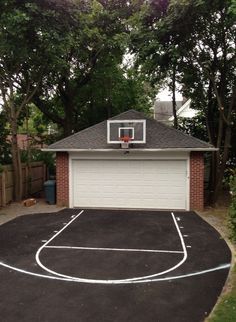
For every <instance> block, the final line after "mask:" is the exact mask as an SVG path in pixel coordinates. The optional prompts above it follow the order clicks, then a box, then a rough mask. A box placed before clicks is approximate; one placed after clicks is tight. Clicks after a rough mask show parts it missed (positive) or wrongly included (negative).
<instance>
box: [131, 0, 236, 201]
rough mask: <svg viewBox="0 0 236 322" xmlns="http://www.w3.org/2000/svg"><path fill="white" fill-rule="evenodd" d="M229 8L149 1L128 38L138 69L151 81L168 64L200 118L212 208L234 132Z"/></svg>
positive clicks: (214, 4)
mask: <svg viewBox="0 0 236 322" xmlns="http://www.w3.org/2000/svg"><path fill="white" fill-rule="evenodd" d="M234 3H235V2H234V1H230V0H227V1H214V2H212V1H204V2H203V1H200V0H199V1H197V0H196V1H188V0H182V1H176V0H172V1H169V2H166V1H161V0H159V1H158V0H156V1H151V3H150V5H148V7H146V6H145V10H143V12H144V13H143V14H142V15H141V18H142V19H141V22H140V24H141V26H142V28H141V29H140V28H139V31H138V32H137V31H136V34H137V36H136V35H134V44H135V46H136V48H137V52H138V56H139V59H140V58H141V61H142V60H143V61H144V64H143V66H144V68H145V67H146V66H148V69H149V70H150V69H153V70H152V72H151V73H150V75H151V77H153V75H154V76H156V75H157V74H158V72H159V71H163V70H164V72H166V71H170V70H172V66H173V65H172V62H173V59H174V61H175V62H176V64H177V66H176V68H177V71H178V82H180V84H182V88H183V94H184V96H185V97H189V98H191V99H192V106H193V107H195V108H197V109H198V110H200V111H201V112H202V115H203V116H204V118H205V123H206V127H207V132H208V140H209V142H210V143H211V144H213V145H214V146H215V147H216V148H217V149H218V151H216V152H215V153H213V154H212V164H211V180H210V190H211V191H212V195H211V201H212V203H215V202H216V200H217V197H218V195H219V191H220V189H221V185H222V179H223V175H224V171H225V168H226V164H227V161H228V158H229V153H230V146H231V142H232V140H231V135H232V129H235V123H234V122H233V121H234V115H235V104H236V90H235V83H236V75H235V65H236V63H235V59H236V55H235V53H236V50H235V38H234V37H235V29H236V25H235V11H234V9H233V8H234V6H233V4H234ZM140 34H141V36H140ZM147 34H148V44H147V46H146V45H142V44H141V43H140V39H142V38H144V37H147ZM140 37H141V38H140ZM136 39H138V40H136ZM135 41H136V42H135ZM140 53H141V55H140ZM144 53H146V55H145V57H144ZM148 69H146V70H148ZM159 75H160V72H159ZM165 75H166V74H164V76H165Z"/></svg>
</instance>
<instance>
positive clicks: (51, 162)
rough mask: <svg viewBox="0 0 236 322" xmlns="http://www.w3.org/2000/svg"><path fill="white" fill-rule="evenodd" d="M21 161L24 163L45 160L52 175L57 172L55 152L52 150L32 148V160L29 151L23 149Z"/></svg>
mask: <svg viewBox="0 0 236 322" xmlns="http://www.w3.org/2000/svg"><path fill="white" fill-rule="evenodd" d="M21 161H22V162H23V163H27V164H28V163H29V161H30V162H36V161H43V162H44V164H45V165H46V166H47V169H48V171H49V173H50V174H51V175H54V174H55V172H56V167H55V154H54V153H52V152H43V151H41V150H39V149H31V150H30V160H29V151H27V150H22V151H21Z"/></svg>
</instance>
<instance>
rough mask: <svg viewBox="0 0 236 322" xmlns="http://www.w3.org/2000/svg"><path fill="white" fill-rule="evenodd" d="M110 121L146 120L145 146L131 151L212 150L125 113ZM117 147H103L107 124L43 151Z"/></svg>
mask: <svg viewBox="0 0 236 322" xmlns="http://www.w3.org/2000/svg"><path fill="white" fill-rule="evenodd" d="M111 119H112V120H126V119H127V120H128V119H129V120H130V119H146V144H132V149H135V150H190V151H191V150H197V151H212V150H215V148H214V147H213V146H212V145H210V144H208V143H206V142H203V141H201V140H199V139H196V138H194V137H192V136H189V135H187V134H185V133H183V132H181V131H178V130H176V129H174V128H171V127H169V126H167V125H165V124H163V123H161V122H158V121H156V120H154V119H151V118H148V117H146V116H145V115H144V114H143V113H141V112H138V111H135V110H129V111H126V112H124V113H121V114H119V115H117V116H115V117H112V118H111ZM119 149H120V145H119V144H108V143H107V121H103V122H101V123H98V124H96V125H93V126H91V127H89V128H87V129H84V130H82V131H80V132H77V133H75V134H73V135H71V136H69V137H66V138H64V139H62V140H60V141H58V142H55V143H53V144H51V145H49V146H48V148H47V149H43V150H44V151H86V150H88V151H91V150H95V151H99V150H105V151H109V150H119Z"/></svg>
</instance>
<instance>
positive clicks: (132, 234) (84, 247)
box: [0, 209, 231, 321]
mask: <svg viewBox="0 0 236 322" xmlns="http://www.w3.org/2000/svg"><path fill="white" fill-rule="evenodd" d="M230 261H231V254H230V251H229V248H228V246H227V245H226V243H225V242H224V240H222V239H221V237H220V235H219V234H218V233H217V232H216V231H215V230H214V229H213V228H212V227H211V226H209V225H208V224H207V223H205V222H204V221H203V220H202V219H201V218H200V217H199V216H197V215H196V214H195V213H194V212H168V211H128V210H127V211H125V210H82V209H72V210H71V209H66V210H63V211H60V212H59V213H57V214H37V215H32V216H23V217H19V218H17V219H15V220H13V221H11V222H9V223H7V224H5V225H3V226H1V227H0V277H1V279H2V280H4V282H6V281H8V282H9V283H10V284H11V283H12V285H18V284H21V283H22V280H23V281H27V283H26V284H25V286H24V292H22V289H21V291H19V294H18V293H17V292H16V293H14V296H12V294H10V293H11V288H9V284H8V287H7V286H6V287H5V288H4V283H2V286H1V288H0V295H1V294H2V295H3V294H4V295H3V296H4V298H6V295H7V298H8V299H9V298H10V300H8V301H7V305H6V306H4V301H3V303H1V304H0V307H1V306H2V310H1V312H3V317H5V320H4V321H15V320H14V318H16V316H15V314H16V315H17V314H18V315H19V314H20V313H21V306H20V305H19V303H20V302H22V301H23V302H24V301H25V303H26V299H27V298H28V297H29V294H31V302H32V303H33V305H32V306H31V308H29V307H27V309H26V308H24V311H25V310H26V312H27V314H28V315H26V316H27V319H28V320H29V319H32V318H34V315H35V314H36V312H37V311H38V317H39V318H38V320H39V321H44V320H47V321H63V320H65V319H69V320H70V321H78V320H77V315H78V314H79V315H80V319H79V321H203V319H204V317H205V316H206V315H207V314H208V313H209V312H210V311H211V309H212V307H213V306H214V304H215V302H216V300H217V297H218V296H219V294H220V292H221V290H222V288H223V285H224V283H225V280H226V278H227V275H228V271H229V266H230ZM32 285H34V286H32ZM39 285H40V287H39ZM43 285H44V287H43ZM32 287H33V289H32ZM34 287H36V289H37V292H38V290H39V289H41V292H42V294H44V296H43V299H42V298H41V297H40V296H39V295H38V293H37V296H36V295H34ZM55 288H56V290H57V292H55V294H54V296H52V295H50V294H51V293H52V290H54V291H55ZM58 288H59V289H60V292H59V294H58ZM69 289H70V290H71V291H70V292H69ZM4 291H5V293H4ZM22 293H23V294H22ZM25 293H26V294H25ZM65 293H66V294H67V300H68V301H69V303H71V304H73V305H72V306H73V308H72V309H71V310H70V312H68V309H67V304H68V303H67V304H65V305H64V308H63V306H61V307H60V306H57V308H56V309H54V310H53V312H52V311H51V310H50V303H51V307H52V306H53V305H54V304H55V303H60V301H62V297H64V296H65ZM24 294H25V295H24ZM39 294H40V291H39ZM95 294H96V300H95V298H94V296H95ZM22 296H23V298H22ZM45 298H47V305H46V307H48V316H47V317H45V316H44V314H45V311H44V312H42V311H40V310H36V311H35V309H34V305H36V307H38V306H37V304H38V305H39V306H41V305H42V303H41V302H42V301H43V302H44V301H45ZM12 299H13V302H12ZM124 299H125V302H124ZM78 301H79V302H78ZM76 303H77V305H76ZM13 304H14V305H13ZM11 305H12V306H11ZM44 305H45V303H44ZM81 305H82V306H81ZM10 308H11V310H10ZM9 310H10V311H9ZM147 310H148V312H147ZM174 310H175V313H174ZM46 311H47V310H46ZM4 312H5V313H4ZM95 312H96V313H95ZM4 314H5V315H4ZM24 318H25V317H22V321H26V320H24ZM18 320H19V319H18Z"/></svg>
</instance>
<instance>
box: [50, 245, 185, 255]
mask: <svg viewBox="0 0 236 322" xmlns="http://www.w3.org/2000/svg"><path fill="white" fill-rule="evenodd" d="M44 248H55V249H73V250H76V249H78V250H94V251H117V252H144V253H174V254H175V253H176V254H183V253H184V252H183V251H179V250H162V249H142V248H141V249H139V248H109V247H80V246H45V247H44Z"/></svg>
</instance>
